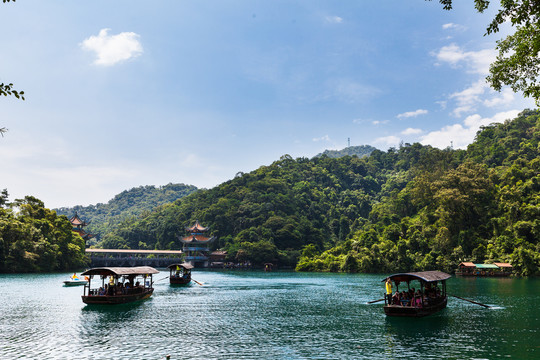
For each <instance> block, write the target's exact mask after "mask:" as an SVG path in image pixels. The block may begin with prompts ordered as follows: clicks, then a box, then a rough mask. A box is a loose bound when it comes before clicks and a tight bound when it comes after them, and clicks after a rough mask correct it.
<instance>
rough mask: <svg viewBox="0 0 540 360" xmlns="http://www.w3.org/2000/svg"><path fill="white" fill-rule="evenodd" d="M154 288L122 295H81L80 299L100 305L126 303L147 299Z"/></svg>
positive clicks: (86, 302)
mask: <svg viewBox="0 0 540 360" xmlns="http://www.w3.org/2000/svg"><path fill="white" fill-rule="evenodd" d="M153 292H154V289H149V290H147V291H144V292H141V293H138V294H125V295H124V294H123V295H90V296H84V295H83V296H82V301H83V302H84V303H85V304H101V305H118V304H127V303H130V302H133V301H138V300H144V299H148V298H149V297H150V296H152V293H153Z"/></svg>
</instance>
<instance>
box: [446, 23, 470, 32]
mask: <svg viewBox="0 0 540 360" xmlns="http://www.w3.org/2000/svg"><path fill="white" fill-rule="evenodd" d="M442 28H443V30H459V31H464V30H467V27H466V26H463V25H460V24H454V23H447V24H443V26H442Z"/></svg>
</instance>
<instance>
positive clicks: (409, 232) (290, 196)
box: [101, 110, 540, 275]
mask: <svg viewBox="0 0 540 360" xmlns="http://www.w3.org/2000/svg"><path fill="white" fill-rule="evenodd" d="M539 139H540V120H539V112H536V111H529V110H526V111H524V112H522V113H521V114H520V115H519V117H518V118H516V119H514V120H512V121H510V120H508V121H506V122H505V123H504V124H493V125H490V126H486V127H483V128H482V129H481V131H479V133H478V134H477V136H476V139H475V142H474V143H472V144H471V145H470V146H469V147H468V148H467V150H453V149H450V148H447V149H443V150H440V149H437V148H433V147H431V146H423V145H420V144H412V145H411V144H403V145H402V146H400V147H399V148H392V149H390V150H388V151H386V152H383V151H379V150H375V151H373V152H372V153H371V155H370V156H367V157H362V158H359V157H357V156H344V157H341V158H330V157H328V156H325V155H322V156H320V157H315V158H313V159H307V158H297V159H293V158H291V157H290V156H288V155H284V156H283V157H281V159H279V160H278V161H275V162H274V163H272V164H271V165H269V166H262V167H260V168H259V169H257V170H255V171H253V172H250V173H247V174H238V175H237V176H236V177H235V178H234V179H232V180H230V181H227V182H225V183H223V184H221V185H219V186H217V187H215V188H213V189H209V190H201V191H198V192H196V193H194V194H192V195H190V196H187V197H184V198H181V199H179V200H177V201H175V202H173V203H171V204H166V205H163V206H161V207H159V208H158V209H157V210H156V211H153V212H151V213H149V214H146V216H143V217H140V218H137V219H136V218H132V219H130V220H128V221H125V222H123V223H122V224H121V225H120V226H119V227H118V228H117V229H116V230H114V231H113V232H111V233H109V234H108V235H107V236H104V237H103V240H102V242H101V245H102V246H104V247H118V248H156V249H168V248H171V249H179V248H181V244H180V241H179V239H178V237H179V236H181V235H183V228H184V226H187V225H190V224H191V223H193V222H194V221H195V220H196V219H197V220H199V221H200V222H201V223H203V225H205V226H209V227H210V228H211V231H212V234H213V235H215V236H218V241H217V242H215V243H214V244H213V246H214V247H215V248H220V249H225V250H227V251H228V256H229V260H232V261H243V260H250V261H252V262H253V263H254V264H255V265H260V264H262V263H264V262H267V261H269V262H275V263H278V264H279V265H280V266H291V267H292V266H296V269H297V270H300V271H347V272H393V271H401V270H424V269H441V270H446V271H452V269H454V268H455V267H456V265H457V264H458V263H459V262H460V261H463V260H472V261H475V262H484V261H488V262H489V261H495V260H499V261H510V262H512V264H513V265H514V267H515V268H516V270H517V271H518V272H519V273H520V274H522V275H532V274H538V272H539V265H540V255H539V250H540V248H539V247H540V243H539V240H540V220H539V219H540V204H539V197H540V195H539V190H540V175H539V169H540V156H539V154H540V148H539V146H540V145H539Z"/></svg>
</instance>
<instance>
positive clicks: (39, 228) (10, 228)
mask: <svg viewBox="0 0 540 360" xmlns="http://www.w3.org/2000/svg"><path fill="white" fill-rule="evenodd" d="M72 228H73V227H72V225H71V223H70V222H69V220H68V219H67V217H65V216H58V215H57V214H56V212H54V211H52V210H49V209H47V208H45V207H44V204H43V202H42V201H41V200H39V199H36V198H35V197H33V196H26V197H25V198H24V199H17V200H15V201H14V202H13V203H9V202H8V192H7V190H4V191H2V195H1V196H0V272H50V271H62V270H64V271H65V270H74V269H80V268H82V267H84V266H86V265H87V258H86V256H85V253H84V249H85V245H84V240H83V239H82V238H81V237H80V236H79V235H78V234H77V233H75V232H73V231H72Z"/></svg>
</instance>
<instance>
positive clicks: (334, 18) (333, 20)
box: [324, 15, 343, 24]
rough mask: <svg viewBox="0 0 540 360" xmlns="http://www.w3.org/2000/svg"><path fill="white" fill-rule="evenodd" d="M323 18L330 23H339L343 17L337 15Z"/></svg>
mask: <svg viewBox="0 0 540 360" xmlns="http://www.w3.org/2000/svg"><path fill="white" fill-rule="evenodd" d="M324 20H325V21H326V22H327V23H331V24H341V23H342V22H343V18H341V17H339V16H335V15H334V16H326V17H325V18H324Z"/></svg>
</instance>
